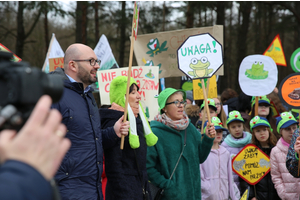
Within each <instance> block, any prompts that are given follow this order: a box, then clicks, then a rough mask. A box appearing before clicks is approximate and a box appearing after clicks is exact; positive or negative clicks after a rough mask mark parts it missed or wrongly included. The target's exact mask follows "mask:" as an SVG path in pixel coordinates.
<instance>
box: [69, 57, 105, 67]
mask: <svg viewBox="0 0 300 200" xmlns="http://www.w3.org/2000/svg"><path fill="white" fill-rule="evenodd" d="M73 61H76V62H81V61H89V62H90V65H91V66H92V67H94V66H95V65H96V63H98V65H99V66H100V63H101V60H95V59H94V58H91V59H89V60H73Z"/></svg>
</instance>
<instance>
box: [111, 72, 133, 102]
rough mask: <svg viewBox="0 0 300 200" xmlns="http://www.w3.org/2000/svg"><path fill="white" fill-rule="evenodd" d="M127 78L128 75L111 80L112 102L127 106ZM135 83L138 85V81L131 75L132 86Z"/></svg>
mask: <svg viewBox="0 0 300 200" xmlns="http://www.w3.org/2000/svg"><path fill="white" fill-rule="evenodd" d="M127 79H128V77H127V76H118V77H116V78H114V79H113V80H112V81H111V83H110V89H109V98H110V103H111V104H112V103H113V102H114V103H116V104H118V105H120V106H122V107H123V108H125V95H126V89H127ZM133 83H135V84H136V85H137V86H138V84H137V82H136V81H135V80H134V79H133V78H132V77H130V86H131V85H132V84H133ZM130 86H129V87H130Z"/></svg>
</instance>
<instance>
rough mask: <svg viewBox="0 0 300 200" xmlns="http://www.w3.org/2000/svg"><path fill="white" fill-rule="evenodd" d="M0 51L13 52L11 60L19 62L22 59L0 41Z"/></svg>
mask: <svg viewBox="0 0 300 200" xmlns="http://www.w3.org/2000/svg"><path fill="white" fill-rule="evenodd" d="M0 51H5V52H9V53H12V54H13V59H12V60H11V61H13V62H21V61H22V59H21V58H19V57H18V56H17V55H16V54H14V53H13V52H12V51H11V50H9V49H8V48H7V47H6V46H4V45H3V44H1V43H0Z"/></svg>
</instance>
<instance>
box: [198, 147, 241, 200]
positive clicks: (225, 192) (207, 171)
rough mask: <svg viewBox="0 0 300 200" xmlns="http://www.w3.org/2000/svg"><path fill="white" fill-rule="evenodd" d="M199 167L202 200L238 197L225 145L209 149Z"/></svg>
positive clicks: (223, 199)
mask: <svg viewBox="0 0 300 200" xmlns="http://www.w3.org/2000/svg"><path fill="white" fill-rule="evenodd" d="M200 169H201V170H200V172H201V196H202V199H203V200H227V199H229V197H230V198H231V199H232V200H238V199H240V191H239V189H238V187H237V186H236V184H235V183H234V181H233V176H232V168H231V157H230V153H229V151H228V150H227V149H226V148H225V147H223V146H220V148H219V149H211V150H210V154H209V155H208V157H207V159H206V160H205V161H204V163H202V164H200Z"/></svg>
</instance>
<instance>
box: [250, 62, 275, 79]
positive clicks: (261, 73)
mask: <svg viewBox="0 0 300 200" xmlns="http://www.w3.org/2000/svg"><path fill="white" fill-rule="evenodd" d="M268 74H269V72H268V71H265V70H264V64H263V63H262V62H258V61H255V62H254V63H253V64H252V67H251V69H246V72H245V75H246V76H247V77H248V78H250V79H254V80H259V79H266V78H267V77H268Z"/></svg>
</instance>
